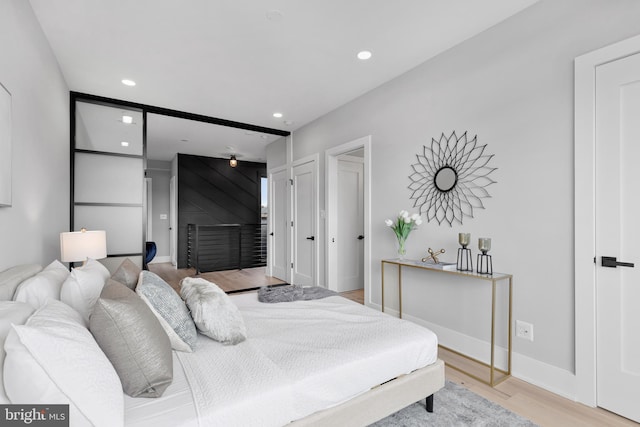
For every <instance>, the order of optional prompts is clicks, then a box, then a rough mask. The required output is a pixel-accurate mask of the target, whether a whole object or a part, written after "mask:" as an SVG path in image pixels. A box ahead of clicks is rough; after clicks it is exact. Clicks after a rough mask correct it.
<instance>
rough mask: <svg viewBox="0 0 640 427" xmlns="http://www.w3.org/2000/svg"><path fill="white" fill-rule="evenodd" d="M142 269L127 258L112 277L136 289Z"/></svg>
mask: <svg viewBox="0 0 640 427" xmlns="http://www.w3.org/2000/svg"><path fill="white" fill-rule="evenodd" d="M141 271H142V269H141V268H140V267H138V266H137V265H136V264H134V263H133V261H131V260H130V259H129V258H125V259H124V261H122V263H121V264H120V266H119V267H118V269H117V270H116V271H115V273H113V275H112V276H111V278H112V279H113V280H115V281H116V282H120V283H122V284H123V285H126V286H127V288H129V289H131V290H133V291H135V290H136V285H137V284H138V276H140V272H141Z"/></svg>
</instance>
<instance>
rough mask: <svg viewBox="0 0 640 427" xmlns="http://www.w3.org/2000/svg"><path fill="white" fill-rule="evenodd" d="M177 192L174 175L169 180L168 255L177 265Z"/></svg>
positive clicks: (173, 263)
mask: <svg viewBox="0 0 640 427" xmlns="http://www.w3.org/2000/svg"><path fill="white" fill-rule="evenodd" d="M177 198H178V194H177V193H176V177H175V176H172V177H171V179H170V180H169V255H170V257H171V265H178V258H177V253H178V251H177V249H176V242H177V241H178V211H177V209H176V208H177V204H178V199H177Z"/></svg>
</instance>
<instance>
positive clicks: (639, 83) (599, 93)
mask: <svg viewBox="0 0 640 427" xmlns="http://www.w3.org/2000/svg"><path fill="white" fill-rule="evenodd" d="M639 163H640V54H636V55H634V56H630V57H627V58H624V59H620V60H618V61H614V62H611V63H608V64H605V65H601V66H599V67H597V69H596V233H595V234H596V242H595V246H596V295H597V296H596V299H597V312H596V325H597V335H596V340H597V352H596V358H597V403H598V406H601V407H603V408H606V409H608V410H610V411H613V412H616V413H618V414H620V415H622V416H624V417H627V418H630V419H633V420H635V421H638V422H640V392H639V391H638V390H640V332H638V327H640V308H639V307H640V221H639V218H640V196H639V195H640V190H639V188H640V166H638V165H639ZM602 257H615V258H616V261H617V262H625V263H633V264H635V267H634V268H632V267H630V266H626V267H625V266H618V267H616V268H612V267H606V266H603V263H606V261H604V260H603V258H602ZM603 261H604V262H603Z"/></svg>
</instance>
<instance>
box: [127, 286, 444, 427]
mask: <svg viewBox="0 0 640 427" xmlns="http://www.w3.org/2000/svg"><path fill="white" fill-rule="evenodd" d="M233 301H234V303H236V304H237V305H238V308H239V309H240V311H241V312H242V315H243V318H244V321H245V323H246V326H247V332H248V339H247V340H246V341H245V342H243V343H241V344H238V345H236V346H223V345H221V344H219V343H217V342H215V341H213V340H211V339H209V338H207V337H205V336H202V335H200V336H199V339H198V343H197V349H196V351H195V352H194V353H181V352H176V353H175V354H176V355H177V358H178V360H179V361H180V364H181V365H182V368H183V370H184V376H185V377H186V380H187V382H188V384H189V386H190V388H191V392H192V396H193V403H194V406H195V413H197V418H198V423H199V425H200V426H243V427H245V426H282V425H285V424H287V423H289V422H291V421H293V420H296V419H299V418H303V417H305V416H307V415H310V414H312V413H314V412H316V411H319V410H322V409H325V408H329V407H331V406H335V405H338V404H340V403H342V402H344V401H346V400H349V399H351V398H353V397H354V396H357V395H359V394H361V393H364V392H366V391H367V390H369V389H370V388H371V387H374V386H376V385H378V384H380V383H383V382H385V381H388V380H390V379H392V378H395V377H397V376H398V375H401V374H405V373H409V372H411V371H413V370H415V369H418V368H421V367H424V366H426V365H429V364H431V363H433V362H435V360H436V358H437V338H436V336H435V334H434V333H433V332H431V331H429V330H428V329H425V328H423V327H421V326H418V325H415V324H413V323H410V322H406V321H402V320H398V319H395V318H392V317H390V316H387V315H384V314H382V313H379V312H377V311H374V310H371V309H369V308H366V307H364V306H362V305H360V304H356V303H353V302H351V301H348V300H345V299H344V298H342V297H330V298H325V299H322V300H315V301H295V302H290V303H280V304H263V303H259V302H258V301H257V297H256V294H244V295H237V296H234V297H233ZM167 391H168V392H170V391H171V390H170V389H168V390H167ZM163 397H164V396H163ZM128 421H129V420H128ZM159 421H160V420H159ZM182 421H183V424H184V425H198V424H195V423H194V422H193V421H194V420H186V419H183V420H182ZM160 425H163V424H161V423H156V424H155V426H156V427H159V426H160Z"/></svg>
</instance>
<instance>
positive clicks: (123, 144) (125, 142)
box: [120, 141, 129, 147]
mask: <svg viewBox="0 0 640 427" xmlns="http://www.w3.org/2000/svg"><path fill="white" fill-rule="evenodd" d="M120 145H122V146H123V147H128V146H129V143H128V142H127V141H122V142H121V143H120Z"/></svg>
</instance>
